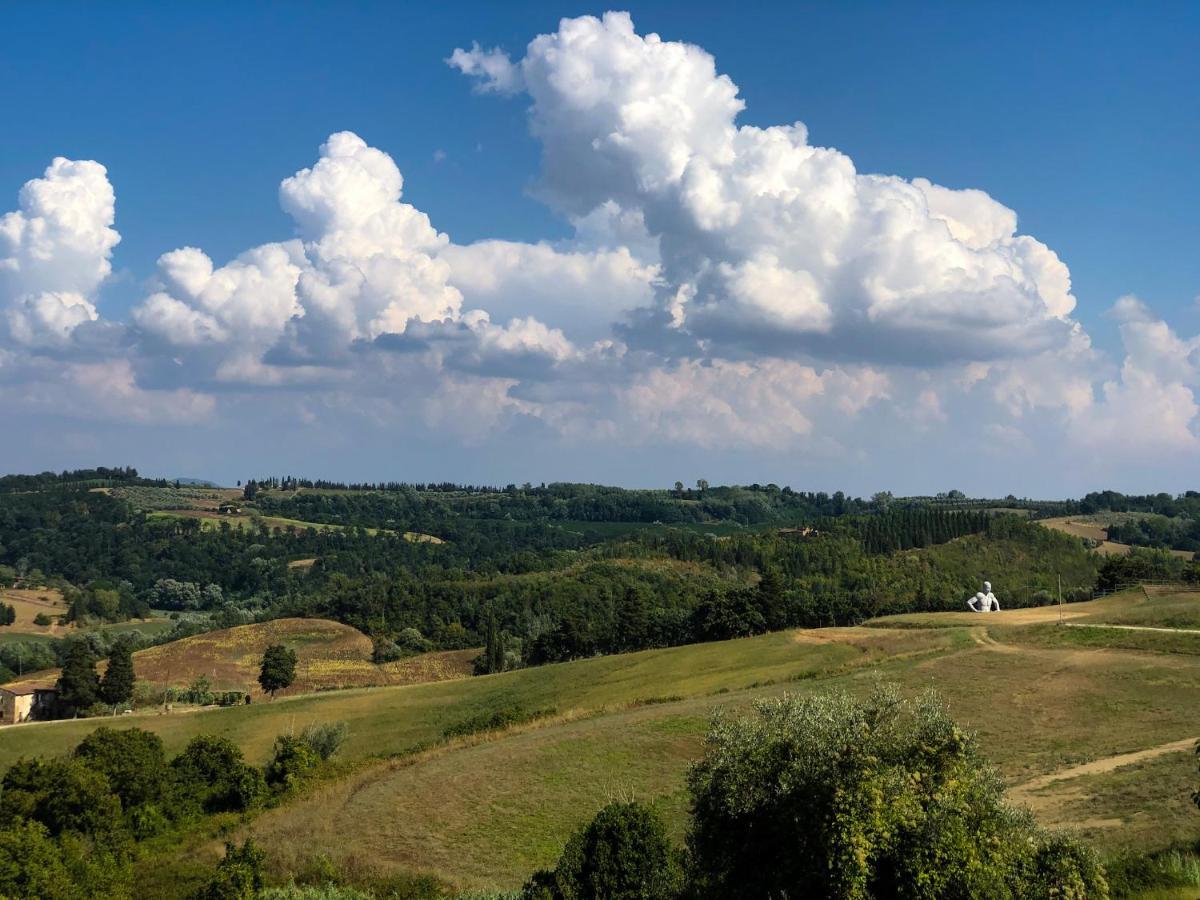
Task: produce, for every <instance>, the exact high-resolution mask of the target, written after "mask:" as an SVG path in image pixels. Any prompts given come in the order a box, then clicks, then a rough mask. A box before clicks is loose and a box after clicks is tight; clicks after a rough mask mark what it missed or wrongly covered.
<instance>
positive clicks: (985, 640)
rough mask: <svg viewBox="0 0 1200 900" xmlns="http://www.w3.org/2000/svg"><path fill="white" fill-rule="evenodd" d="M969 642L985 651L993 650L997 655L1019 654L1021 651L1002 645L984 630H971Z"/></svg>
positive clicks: (1009, 645)
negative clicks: (971, 641)
mask: <svg viewBox="0 0 1200 900" xmlns="http://www.w3.org/2000/svg"><path fill="white" fill-rule="evenodd" d="M971 640H973V641H974V642H975V643H976V644H978V645H979V646H980V647H983V648H984V649H985V650H994V651H996V652H997V653H1020V652H1021V650H1020V649H1019V648H1017V647H1014V646H1012V645H1011V644H1002V643H1000V642H999V641H998V640H996V639H995V638H994V637H992V636H991V635H990V634H988V630H987V629H986V628H972V629H971Z"/></svg>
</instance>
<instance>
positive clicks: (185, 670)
mask: <svg viewBox="0 0 1200 900" xmlns="http://www.w3.org/2000/svg"><path fill="white" fill-rule="evenodd" d="M271 644H283V645H284V646H286V647H290V648H291V649H293V650H295V651H296V681H295V683H294V684H293V685H292V686H291V687H289V688H286V689H284V690H281V691H279V692H278V696H279V697H284V696H288V695H295V694H307V693H312V692H314V691H328V690H335V689H340V688H351V687H369V686H373V685H375V686H377V685H402V684H415V683H418V682H426V681H445V680H447V679H453V678H464V677H466V676H468V675H470V674H471V661H472V660H473V659H474V658H475V657H476V656H478V655H479V651H478V650H448V651H441V652H435V653H425V654H421V655H419V656H413V657H409V658H407V659H401V660H397V661H395V662H389V663H384V664H382V665H376V664H375V663H374V662H372V661H371V639H370V638H368V637H367V636H366V635H365V634H363V633H362V632H360V631H358V630H356V629H354V628H351V627H350V626H349V625H342V624H340V623H338V622H330V621H327V620H325V619H275V620H273V621H269V622H261V623H259V624H255V625H240V626H238V627H236V628H225V629H221V630H219V631H209V632H206V633H204V634H198V635H195V636H193V637H188V638H183V639H181V640H178V641H172V642H170V643H167V644H160V645H159V646H156V647H150V648H147V649H145V650H139V651H137V652H136V653H134V655H133V661H134V670H135V672H136V673H137V677H138V679H139V681H140V682H141V683H142V684H143V685H154V686H156V687H165V686H170V687H176V688H184V687H187V686H188V685H190V684H192V683H193V682H194V681H196V680H197V679H198V678H200V677H201V676H203V677H204V678H207V679H208V682H209V685H210V687H211V689H212V690H214V691H245V692H247V693H251V694H253V695H255V698H256V699H258V698H259V697H260V696H261V691H260V689H259V687H258V673H259V666H260V664H261V662H262V656H263V651H264V650H266V648H267V647H268V646H269V645H271ZM101 670H103V666H101ZM55 678H57V671H50V672H38V673H35V674H34V675H32V676H30V678H27V679H22V680H21V681H19V682H14V684H23V683H25V682H30V683H32V681H34V680H36V681H37V683H39V684H41V683H52V682H53V681H54V680H55Z"/></svg>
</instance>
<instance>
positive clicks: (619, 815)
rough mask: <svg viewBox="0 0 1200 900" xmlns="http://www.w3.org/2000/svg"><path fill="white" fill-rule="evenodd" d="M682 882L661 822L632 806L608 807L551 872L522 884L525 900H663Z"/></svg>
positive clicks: (578, 834)
mask: <svg viewBox="0 0 1200 900" xmlns="http://www.w3.org/2000/svg"><path fill="white" fill-rule="evenodd" d="M682 880H683V872H682V869H681V868H680V865H679V861H678V859H677V858H676V855H675V852H674V850H673V849H672V847H671V844H670V841H669V840H668V839H667V834H666V829H664V828H663V825H662V822H661V821H660V820H659V818H658V817H657V816H656V815H655V814H654V813H653V812H652V811H651V810H649V809H647V808H646V807H644V806H641V805H639V804H637V803H610V804H609V805H608V806H606V807H604V809H602V810H600V812H599V813H597V814H596V817H595V818H594V819H592V821H591V822H590V823H588V824H587V825H586V826H584V827H583V828H581V829H580V830H579V831H577V832H576V833H575V834H574V835H573V836H572V837H571V839H570V840H569V841H568V842H567V846H566V848H565V849H564V850H563V853H562V856H561V858H560V859H559V861H558V866H557V867H556V868H555V869H554V871H553V872H539V873H537V874H536V875H534V876H533V878H532V879H530V881H529V883H528V884H527V885H526V886H525V892H524V894H525V897H527V898H529V900H542V898H545V900H576V898H597V900H599V898H604V900H668V898H671V897H676V896H678V894H679V889H680V886H681V884H682Z"/></svg>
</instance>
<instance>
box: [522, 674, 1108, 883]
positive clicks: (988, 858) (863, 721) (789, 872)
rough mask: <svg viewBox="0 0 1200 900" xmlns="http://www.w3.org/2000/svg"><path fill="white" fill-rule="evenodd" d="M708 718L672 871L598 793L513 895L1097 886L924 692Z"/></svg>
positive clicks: (627, 808) (663, 850) (1072, 849)
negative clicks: (547, 861) (546, 864)
mask: <svg viewBox="0 0 1200 900" xmlns="http://www.w3.org/2000/svg"><path fill="white" fill-rule="evenodd" d="M756 711H757V715H756V716H754V717H751V718H744V719H732V720H727V719H718V720H717V722H716V723H715V725H714V727H713V729H712V731H711V732H710V734H709V736H708V739H707V747H706V750H705V754H704V757H703V759H701V760H700V762H699V763H697V764H696V765H695V766H694V767H693V769H692V771H691V773H690V774H689V778H688V788H689V791H690V793H691V797H692V818H691V824H690V828H689V831H688V838H687V854H686V858H685V861H684V866H683V871H682V877H681V878H677V877H676V875H675V873H676V872H678V871H679V870H677V869H676V868H675V867H674V863H673V861H672V857H671V851H670V848H669V846H668V845H667V844H666V841H665V839H664V838H663V837H662V826H661V824H659V823H657V820H656V819H654V817H653V815H652V814H651V813H650V812H649V811H647V810H645V809H642V808H640V807H637V806H636V805H633V804H618V805H613V806H609V807H606V808H605V809H604V810H602V811H601V812H600V814H599V815H598V816H597V817H596V819H595V820H593V822H592V823H591V824H589V825H588V826H587V827H586V828H584V829H582V830H581V831H580V832H578V833H577V834H576V835H575V836H574V837H572V838H571V840H570V841H569V842H568V844H567V846H566V849H565V851H564V852H563V855H562V858H561V859H560V860H559V862H558V865H557V867H556V868H555V869H554V870H553V871H552V872H540V873H538V874H536V875H535V876H534V877H533V878H532V879H531V880H530V882H529V883H528V884H527V886H526V888H525V897H526V898H528V900H585V898H589V900H602V898H612V900H617V898H621V900H626V898H628V900H658V898H674V897H689V898H705V900H723V898H729V900H734V898H743V897H763V898H771V897H774V898H787V897H798V896H805V897H807V896H812V897H822V898H830V900H868V898H912V900H917V898H921V900H942V898H945V900H949V898H955V900H957V898H988V900H1034V898H1045V897H1056V898H1062V900H1105V898H1107V897H1108V896H1109V892H1108V886H1107V882H1106V881H1105V877H1104V873H1103V869H1102V868H1101V866H1100V864H1099V863H1098V862H1097V860H1096V859H1095V857H1094V856H1093V854H1092V853H1091V851H1090V850H1089V849H1088V848H1086V847H1084V846H1082V845H1080V844H1078V843H1076V842H1074V841H1072V840H1070V839H1067V838H1065V837H1062V836H1059V835H1055V834H1051V833H1049V832H1046V831H1044V830H1042V829H1040V828H1039V827H1038V826H1037V825H1036V824H1035V823H1034V821H1033V819H1032V817H1031V816H1030V815H1029V813H1027V812H1025V811H1019V810H1016V809H1013V808H1012V807H1009V806H1008V805H1006V804H1005V802H1004V796H1003V788H1002V786H1001V783H1000V780H999V778H998V777H997V775H996V773H995V771H994V770H993V769H992V768H991V767H990V766H989V765H988V764H987V763H986V762H985V761H984V760H983V759H982V757H981V756H980V755H979V753H978V751H977V749H976V747H975V743H974V741H973V739H972V738H971V737H970V736H969V735H967V734H966V733H964V732H963V731H962V730H961V729H959V728H958V726H956V725H955V724H954V722H953V721H952V720H951V719H950V717H949V716H948V715H947V714H946V712H945V709H944V708H943V706H942V705H941V704H940V703H939V702H938V701H937V700H936V699H934V698H933V697H931V696H928V695H926V696H924V697H922V698H920V699H918V700H915V701H913V700H908V699H905V698H903V697H902V696H901V695H900V694H899V692H898V691H897V690H896V689H895V688H879V689H877V690H876V691H875V692H874V693H873V694H872V695H871V696H870V697H869V698H868V699H866V700H858V699H855V698H853V697H851V696H849V695H848V694H843V693H835V694H830V695H827V696H819V697H813V698H797V697H786V696H785V697H783V698H782V699H777V700H767V701H762V702H760V703H759V704H758V705H757V707H756Z"/></svg>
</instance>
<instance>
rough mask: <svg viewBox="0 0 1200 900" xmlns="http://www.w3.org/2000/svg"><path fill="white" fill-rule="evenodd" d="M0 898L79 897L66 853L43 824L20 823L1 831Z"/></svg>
mask: <svg viewBox="0 0 1200 900" xmlns="http://www.w3.org/2000/svg"><path fill="white" fill-rule="evenodd" d="M0 896H4V897H38V898H42V900H68V898H72V897H75V896H77V892H76V889H75V885H74V883H73V882H72V879H71V875H70V873H69V872H68V870H67V867H66V865H65V863H64V861H63V856H62V853H61V852H60V851H59V847H58V845H57V844H56V843H55V842H54V841H53V840H51V838H50V835H49V833H48V832H47V831H46V827H45V826H44V825H42V824H41V823H39V822H27V821H16V822H12V823H10V824H9V825H7V826H6V827H5V829H4V830H3V831H0Z"/></svg>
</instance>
